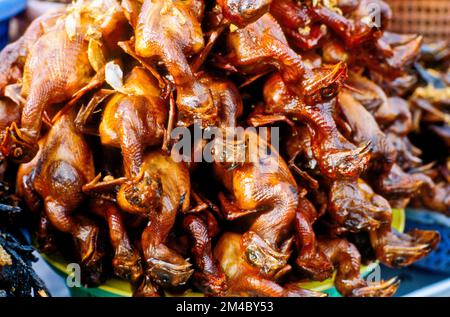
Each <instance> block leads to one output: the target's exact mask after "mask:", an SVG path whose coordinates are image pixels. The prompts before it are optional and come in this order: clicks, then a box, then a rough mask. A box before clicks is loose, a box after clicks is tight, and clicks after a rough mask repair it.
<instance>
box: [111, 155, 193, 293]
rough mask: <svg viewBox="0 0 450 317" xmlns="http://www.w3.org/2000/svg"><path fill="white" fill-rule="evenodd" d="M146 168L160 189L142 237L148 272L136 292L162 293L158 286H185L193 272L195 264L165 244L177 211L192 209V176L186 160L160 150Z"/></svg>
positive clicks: (146, 159)
mask: <svg viewBox="0 0 450 317" xmlns="http://www.w3.org/2000/svg"><path fill="white" fill-rule="evenodd" d="M142 170H143V171H144V173H148V174H151V175H155V177H156V179H155V182H157V183H158V185H159V189H158V192H157V193H155V200H157V202H156V203H155V205H154V208H153V209H150V210H148V211H147V217H148V219H149V221H148V225H147V227H146V228H145V229H144V231H143V233H142V238H141V247H142V251H143V256H144V261H145V272H146V273H145V277H144V281H143V282H142V284H141V285H140V287H139V288H138V289H137V290H136V292H135V293H136V295H145V296H158V295H160V291H159V289H158V285H160V286H165V287H167V286H169V287H170V286H171V287H175V286H179V285H183V284H185V283H186V282H187V280H188V279H189V277H190V276H191V275H192V273H193V270H192V269H191V264H190V263H189V262H187V261H186V260H185V259H183V258H182V257H181V255H179V254H177V253H176V252H175V251H173V250H172V249H170V248H169V247H167V246H166V244H165V242H166V239H167V237H168V235H169V233H170V231H171V230H172V227H173V225H174V223H175V218H176V216H177V213H178V212H186V211H187V210H188V209H189V205H190V200H189V199H190V191H191V189H190V175H189V170H188V168H187V166H186V164H185V163H184V162H176V161H174V160H173V159H172V158H171V157H170V156H167V155H165V154H163V153H162V152H160V151H153V152H148V153H146V154H145V156H144V160H143V165H142ZM121 195H127V193H126V192H124V191H122V190H121V191H119V194H118V201H120V196H121ZM125 211H126V210H125Z"/></svg>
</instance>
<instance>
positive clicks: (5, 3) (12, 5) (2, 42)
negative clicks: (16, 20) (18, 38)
mask: <svg viewBox="0 0 450 317" xmlns="http://www.w3.org/2000/svg"><path fill="white" fill-rule="evenodd" d="M26 6H27V0H0V50H1V49H3V48H4V47H5V46H6V44H8V31H9V20H10V19H11V18H12V17H14V16H16V15H17V14H18V13H20V12H22V11H23V10H25V8H26Z"/></svg>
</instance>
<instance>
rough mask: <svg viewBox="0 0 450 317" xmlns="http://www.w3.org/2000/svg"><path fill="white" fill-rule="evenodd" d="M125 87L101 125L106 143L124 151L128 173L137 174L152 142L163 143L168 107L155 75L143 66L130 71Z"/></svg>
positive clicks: (100, 129)
mask: <svg viewBox="0 0 450 317" xmlns="http://www.w3.org/2000/svg"><path fill="white" fill-rule="evenodd" d="M124 90H126V91H127V93H128V94H124V93H121V92H117V93H115V94H114V95H113V96H112V98H111V99H110V100H109V101H108V102H107V104H106V106H105V110H104V112H103V117H102V121H101V123H100V126H99V132H100V140H101V142H102V144H104V145H107V146H112V147H118V148H120V149H121V151H122V155H123V160H124V161H123V166H124V171H125V176H126V177H128V178H130V179H132V178H134V177H136V176H137V175H138V174H139V172H140V170H141V165H142V163H143V156H144V151H145V149H146V148H147V147H148V146H152V145H158V144H160V143H162V140H163V136H164V129H165V123H166V120H167V108H166V105H165V100H164V99H163V98H162V97H161V90H160V89H159V87H158V83H157V82H156V80H155V79H154V78H152V77H151V76H150V75H148V74H147V72H146V71H145V70H144V69H143V68H141V67H135V68H133V70H132V71H131V73H130V74H129V75H128V77H127V79H126V81H125V84H124Z"/></svg>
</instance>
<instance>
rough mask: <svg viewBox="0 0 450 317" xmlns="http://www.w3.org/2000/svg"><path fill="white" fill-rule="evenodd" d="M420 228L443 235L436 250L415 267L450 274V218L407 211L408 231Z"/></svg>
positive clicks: (421, 211) (428, 212)
mask: <svg viewBox="0 0 450 317" xmlns="http://www.w3.org/2000/svg"><path fill="white" fill-rule="evenodd" d="M414 228H418V229H423V230H435V231H439V233H440V234H441V242H440V243H439V245H438V247H437V249H436V250H434V251H433V252H432V253H430V254H429V255H428V256H427V257H425V258H423V259H422V260H420V261H418V262H416V263H415V264H414V265H415V266H417V267H420V268H423V269H426V270H429V271H433V272H440V273H444V274H450V217H446V216H444V215H442V214H438V213H435V212H430V211H426V210H416V209H414V210H413V209H409V210H406V231H408V230H411V229H414Z"/></svg>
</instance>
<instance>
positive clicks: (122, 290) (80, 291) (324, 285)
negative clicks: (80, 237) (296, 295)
mask: <svg viewBox="0 0 450 317" xmlns="http://www.w3.org/2000/svg"><path fill="white" fill-rule="evenodd" d="M392 227H393V228H395V229H396V230H397V231H400V232H403V230H404V229H405V212H404V210H403V209H393V213H392ZM42 257H43V258H44V259H45V261H47V262H48V263H49V264H50V266H52V267H53V268H54V269H55V271H56V272H57V273H58V274H59V275H61V276H62V277H64V278H66V277H67V276H68V275H69V274H70V271H69V270H67V265H68V264H69V262H68V261H67V260H66V259H64V258H63V257H62V256H61V255H58V254H55V255H50V256H49V255H45V254H42ZM377 266H378V263H377V262H373V263H371V264H369V265H367V266H362V267H361V275H362V276H364V277H365V276H367V275H369V274H370V273H371V272H372V271H373V270H374V269H375V268H376V267H377ZM299 286H301V287H303V288H305V289H310V290H314V291H318V292H325V293H327V294H328V295H329V296H333V297H336V296H340V295H339V292H338V291H337V290H336V288H335V287H334V275H333V277H332V278H330V279H327V280H325V281H322V282H315V281H314V282H310V281H308V282H302V283H300V284H299ZM69 290H70V293H71V295H72V296H74V297H130V296H131V295H132V290H131V284H130V283H129V282H127V281H125V280H121V279H117V278H110V279H108V280H107V281H106V282H105V283H104V284H102V285H100V286H98V287H73V288H69ZM168 296H171V295H170V294H168ZM183 296H185V297H201V296H203V294H201V293H198V292H189V293H187V294H185V295H183Z"/></svg>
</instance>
